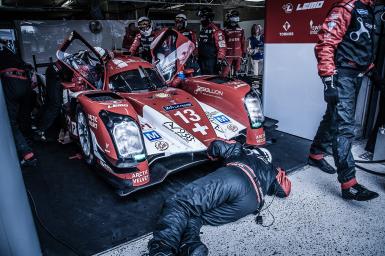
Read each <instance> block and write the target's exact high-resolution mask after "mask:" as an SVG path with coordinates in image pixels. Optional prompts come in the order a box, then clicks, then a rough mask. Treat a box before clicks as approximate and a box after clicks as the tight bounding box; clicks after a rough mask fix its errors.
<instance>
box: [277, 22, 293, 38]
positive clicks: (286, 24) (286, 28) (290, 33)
mask: <svg viewBox="0 0 385 256" xmlns="http://www.w3.org/2000/svg"><path fill="white" fill-rule="evenodd" d="M282 27H283V29H284V30H285V32H280V33H279V35H280V36H294V32H292V31H289V30H290V28H291V25H290V23H289V22H288V21H286V22H285V23H284V24H283V25H282Z"/></svg>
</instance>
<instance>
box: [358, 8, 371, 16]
mask: <svg viewBox="0 0 385 256" xmlns="http://www.w3.org/2000/svg"><path fill="white" fill-rule="evenodd" d="M356 10H357V12H358V14H360V15H369V12H368V10H365V9H356Z"/></svg>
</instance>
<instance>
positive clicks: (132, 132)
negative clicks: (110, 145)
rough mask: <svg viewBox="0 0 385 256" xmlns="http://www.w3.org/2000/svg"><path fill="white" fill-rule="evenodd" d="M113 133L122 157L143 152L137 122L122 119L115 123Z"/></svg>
mask: <svg viewBox="0 0 385 256" xmlns="http://www.w3.org/2000/svg"><path fill="white" fill-rule="evenodd" d="M112 134H113V137H114V140H115V144H116V148H117V150H118V153H119V155H120V156H121V157H123V158H128V157H130V156H131V155H140V154H141V153H142V152H143V144H142V140H141V137H140V131H139V129H138V126H137V125H136V124H135V122H133V121H129V122H127V121H122V122H121V123H118V124H115V125H114V128H113V132H112Z"/></svg>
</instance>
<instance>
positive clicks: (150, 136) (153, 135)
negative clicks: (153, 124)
mask: <svg viewBox="0 0 385 256" xmlns="http://www.w3.org/2000/svg"><path fill="white" fill-rule="evenodd" d="M143 135H144V137H146V139H148V140H149V141H151V142H153V141H156V140H160V139H162V136H160V134H159V133H157V132H156V131H154V130H151V131H146V132H143Z"/></svg>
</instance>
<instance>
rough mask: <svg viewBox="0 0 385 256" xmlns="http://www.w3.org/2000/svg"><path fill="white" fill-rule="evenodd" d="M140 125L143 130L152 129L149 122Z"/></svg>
mask: <svg viewBox="0 0 385 256" xmlns="http://www.w3.org/2000/svg"><path fill="white" fill-rule="evenodd" d="M140 127H141V128H142V130H150V129H152V126H151V125H150V124H148V123H144V124H140Z"/></svg>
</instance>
